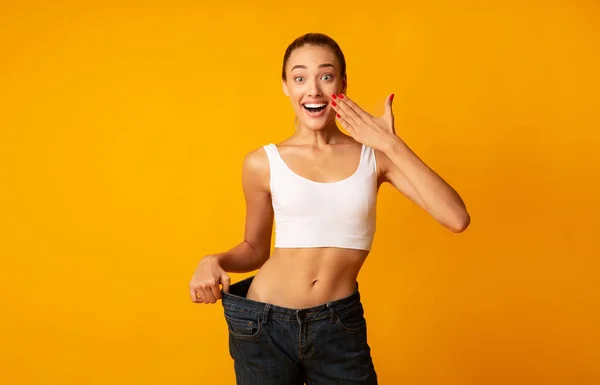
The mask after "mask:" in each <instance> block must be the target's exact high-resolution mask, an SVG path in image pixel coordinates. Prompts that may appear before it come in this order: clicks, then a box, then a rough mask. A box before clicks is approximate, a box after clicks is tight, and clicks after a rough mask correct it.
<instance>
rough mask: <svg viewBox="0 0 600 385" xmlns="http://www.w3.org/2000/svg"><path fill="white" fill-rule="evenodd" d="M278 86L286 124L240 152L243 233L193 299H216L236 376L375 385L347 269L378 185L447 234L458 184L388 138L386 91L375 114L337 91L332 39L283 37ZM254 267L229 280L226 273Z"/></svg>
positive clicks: (465, 220)
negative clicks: (270, 140)
mask: <svg viewBox="0 0 600 385" xmlns="http://www.w3.org/2000/svg"><path fill="white" fill-rule="evenodd" d="M282 85H283V91H284V93H285V95H286V96H287V97H289V99H290V102H291V104H292V107H293V109H294V111H295V114H296V131H295V133H294V134H293V135H292V136H291V137H290V138H288V139H287V140H285V141H283V142H282V143H279V144H277V145H275V144H268V145H265V146H263V147H260V148H258V149H256V150H254V151H252V152H250V153H249V154H248V155H247V156H246V157H245V159H244V162H243V166H242V186H243V190H244V194H245V198H246V207H247V211H246V227H245V237H244V241H243V242H241V243H240V244H238V245H237V246H236V247H234V248H232V249H231V250H228V251H226V252H222V253H219V254H212V255H208V256H206V257H204V258H203V259H202V260H201V261H200V263H199V265H198V268H197V270H196V271H195V273H194V275H193V278H192V280H191V282H190V295H191V299H192V301H193V302H196V303H205V304H208V303H215V302H216V301H217V300H220V299H222V304H223V307H224V315H225V319H226V322H227V325H228V329H229V344H230V345H229V346H230V353H231V356H232V358H233V360H234V368H235V373H236V378H237V383H238V384H244V385H248V384H257V385H258V384H260V385H270V384H273V385H274V384H277V385H296V384H304V383H307V384H312V385H318V384H346V385H350V384H365V385H366V384H376V383H377V375H376V373H375V369H374V366H373V363H372V360H371V354H370V348H369V345H368V343H367V333H366V321H365V318H364V315H363V308H362V305H361V301H360V294H359V291H358V283H357V276H358V273H359V271H360V269H361V266H362V265H363V263H364V261H365V258H366V257H367V255H368V254H369V250H370V248H371V245H372V241H373V236H374V233H375V212H376V210H375V207H376V196H377V192H378V189H379V187H380V185H381V184H382V183H384V182H388V183H390V184H392V185H393V186H394V187H395V188H396V189H397V190H398V191H399V192H400V193H401V194H403V195H404V196H406V197H407V198H408V199H410V200H412V201H413V202H415V203H416V204H417V205H419V206H420V207H422V208H423V209H424V210H426V211H427V212H428V213H430V214H431V216H433V218H435V219H436V220H437V221H439V222H440V223H441V224H442V225H444V226H446V227H447V228H448V229H450V230H451V231H453V232H461V231H463V230H465V228H466V227H467V226H468V225H469V222H470V217H469V214H468V213H467V210H466V208H465V205H464V203H463V201H462V199H461V198H460V196H459V195H458V194H457V193H456V191H455V190H454V189H453V188H452V187H451V186H449V185H448V184H447V183H446V182H445V181H444V180H443V179H442V178H441V177H440V176H439V175H437V174H436V173H435V172H434V171H433V170H431V169H430V168H429V167H428V166H427V165H426V164H425V163H424V162H423V161H421V159H419V157H417V155H415V153H413V151H411V149H410V148H409V147H408V146H407V145H406V143H404V142H403V141H402V139H401V138H400V137H398V136H397V135H396V132H395V127H394V116H393V113H392V100H393V95H391V96H390V97H388V98H387V99H386V101H385V113H384V114H383V116H382V117H373V116H371V115H370V114H369V113H367V112H365V111H363V110H362V109H361V108H360V107H359V106H358V105H357V104H356V103H354V102H353V101H352V100H351V99H350V98H349V97H348V96H347V95H345V92H346V86H347V78H346V62H345V58H344V55H343V53H342V51H341V49H340V47H339V46H338V44H337V43H336V42H335V41H334V40H332V39H331V38H330V37H328V36H326V35H323V34H306V35H304V36H301V37H299V38H298V39H296V40H295V41H294V42H292V43H291V44H290V46H289V47H288V48H287V50H286V52H285V55H284V60H283V69H282ZM336 120H337V122H338V123H339V124H340V125H341V126H342V127H343V128H344V129H345V130H346V132H348V133H349V134H350V135H346V134H344V133H343V132H342V131H340V130H339V129H338V126H337V124H336ZM273 221H275V230H276V239H275V248H274V251H273V253H272V254H271V255H270V246H271V232H272V229H273ZM257 269H258V270H259V271H258V273H257V274H256V275H254V276H251V277H249V278H246V279H244V280H242V281H240V282H238V283H235V284H233V285H230V278H229V276H228V275H227V272H236V273H242V272H251V271H254V270H257ZM221 285H222V289H221Z"/></svg>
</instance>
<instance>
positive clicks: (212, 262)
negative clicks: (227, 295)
mask: <svg viewBox="0 0 600 385" xmlns="http://www.w3.org/2000/svg"><path fill="white" fill-rule="evenodd" d="M229 283H230V279H229V275H227V273H226V272H225V270H223V269H222V268H221V265H220V264H219V261H218V260H217V258H216V257H215V256H213V255H209V256H206V257H204V258H202V260H200V263H199V264H198V268H197V269H196V271H195V272H194V276H193V277H192V280H191V281H190V296H191V299H192V302H196V303H215V302H217V300H219V299H221V289H220V287H219V285H220V284H222V285H223V291H225V292H229Z"/></svg>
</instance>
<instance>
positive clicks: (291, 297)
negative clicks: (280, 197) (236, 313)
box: [246, 248, 369, 309]
mask: <svg viewBox="0 0 600 385" xmlns="http://www.w3.org/2000/svg"><path fill="white" fill-rule="evenodd" d="M368 254H369V252H368V251H366V250H351V249H339V248H308V249H279V248H276V249H275V250H274V252H273V253H272V255H271V257H270V258H269V259H268V260H267V262H265V264H264V265H263V266H262V267H261V268H260V270H259V271H258V273H257V274H256V276H255V277H254V279H253V281H252V284H251V286H250V289H249V290H248V294H247V296H246V298H248V299H251V300H254V301H259V302H265V303H270V304H273V305H277V306H283V307H287V308H292V309H303V308H309V307H313V306H317V305H320V304H324V303H327V302H330V301H335V300H336V299H340V298H344V297H347V296H349V295H350V294H352V293H353V292H354V291H355V290H356V279H357V277H358V273H359V271H360V268H361V267H362V265H363V263H364V261H365V259H366V257H367V255H368Z"/></svg>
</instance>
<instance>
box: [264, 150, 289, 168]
mask: <svg viewBox="0 0 600 385" xmlns="http://www.w3.org/2000/svg"><path fill="white" fill-rule="evenodd" d="M263 148H264V150H265V152H266V153H267V158H268V159H269V166H270V169H271V174H273V172H277V171H280V170H282V169H285V164H284V162H283V159H282V158H281V156H280V155H279V150H277V146H276V145H275V144H273V143H269V144H266V145H264V146H263Z"/></svg>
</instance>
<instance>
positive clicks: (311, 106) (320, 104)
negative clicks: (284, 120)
mask: <svg viewBox="0 0 600 385" xmlns="http://www.w3.org/2000/svg"><path fill="white" fill-rule="evenodd" d="M326 105H327V103H319V104H312V103H309V104H305V105H304V107H308V108H319V107H323V106H326Z"/></svg>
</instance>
